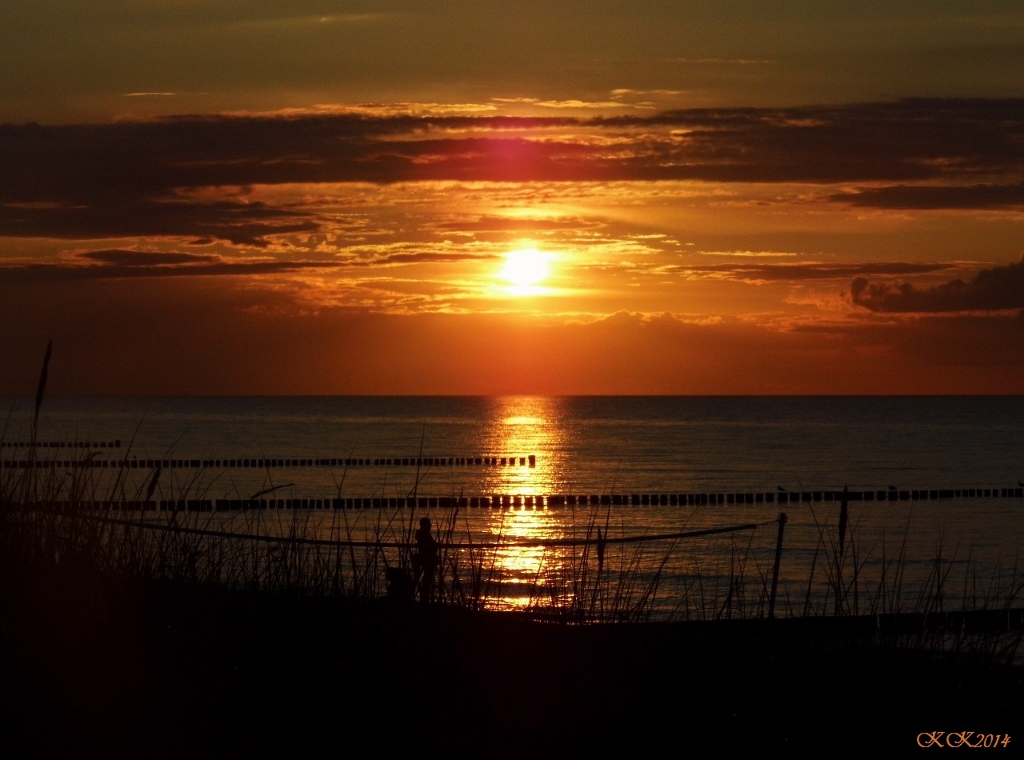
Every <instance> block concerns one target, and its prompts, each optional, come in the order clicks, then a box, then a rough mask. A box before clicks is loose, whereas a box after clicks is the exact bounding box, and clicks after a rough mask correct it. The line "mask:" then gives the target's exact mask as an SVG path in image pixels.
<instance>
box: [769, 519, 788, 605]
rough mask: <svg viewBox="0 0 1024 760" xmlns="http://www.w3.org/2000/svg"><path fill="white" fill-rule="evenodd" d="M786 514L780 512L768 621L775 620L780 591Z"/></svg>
mask: <svg viewBox="0 0 1024 760" xmlns="http://www.w3.org/2000/svg"><path fill="white" fill-rule="evenodd" d="M787 519H788V518H787V517H786V513H785V512H779V536H778V538H777V539H776V540H775V566H774V567H773V568H772V593H771V596H769V597H768V619H769V620H774V619H775V594H776V592H777V591H778V590H779V565H781V564H782V534H783V533H784V532H785V530H786V520H787Z"/></svg>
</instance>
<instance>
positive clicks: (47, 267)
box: [0, 249, 350, 283]
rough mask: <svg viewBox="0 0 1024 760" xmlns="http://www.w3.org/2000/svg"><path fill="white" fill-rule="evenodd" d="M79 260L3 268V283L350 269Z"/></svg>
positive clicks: (109, 257)
mask: <svg viewBox="0 0 1024 760" xmlns="http://www.w3.org/2000/svg"><path fill="white" fill-rule="evenodd" d="M76 259H78V261H80V262H83V263H77V262H69V263H61V264H28V265H15V266H0V282H11V283H16V282H61V281H76V280H79V281H80V280H110V279H125V278H140V277H145V278H152V277H190V276H191V277H213V276H223V275H233V276H239V275H265V274H284V273H289V272H300V271H303V270H310V269H338V268H341V267H345V266H350V262H340V261H281V260H275V261H244V260H243V261H232V260H230V259H225V258H222V257H220V256H215V255H210V254H193V253H178V252H167V253H164V252H159V251H132V250H123V249H111V250H104V251H88V252H84V253H81V254H79V255H78V256H76Z"/></svg>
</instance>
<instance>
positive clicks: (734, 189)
mask: <svg viewBox="0 0 1024 760" xmlns="http://www.w3.org/2000/svg"><path fill="white" fill-rule="evenodd" d="M86 5H87V7H85V6H86ZM850 5H851V4H832V3H826V2H819V1H817V0H816V1H815V2H801V1H798V0H791V1H790V2H781V1H779V2H775V1H773V0H759V1H758V2H754V1H753V0H750V1H748V2H722V3H716V4H713V7H712V8H706V7H704V8H700V9H697V8H694V7H690V6H689V5H686V4H682V3H678V2H667V1H666V2H655V1H649V2H641V3H637V2H623V1H621V0H592V2H588V3H574V2H565V3H557V4H553V3H540V2H522V3H516V4H515V6H514V8H513V7H511V6H509V4H507V3H497V2H479V1H478V2H451V3H443V4H440V3H428V2H413V1H412V0H394V1H383V2H344V1H342V0H299V1H297V2H293V3H288V4H281V3H276V2H275V3H271V2H269V1H266V2H265V1H263V0H244V1H243V0H221V2H216V3H215V2H205V1H200V2H194V1H190V2H185V0H161V2H154V3H146V4H144V6H142V7H137V6H140V4H138V3H130V2H127V1H126V0H97V1H96V2H91V3H89V4H82V3H75V2H70V1H69V0H34V1H33V2H26V1H24V0H11V2H7V3H5V4H4V5H3V6H2V7H0V28H3V29H5V45H4V47H3V48H2V49H0V71H3V72H5V74H4V76H3V77H2V78H0V122H2V124H0V166H2V167H3V171H2V172H0V313H2V316H3V322H4V329H3V330H2V331H0V356H2V357H3V359H4V361H3V363H2V365H0V394H7V395H27V394H31V393H33V392H34V390H35V380H36V376H37V373H38V368H39V365H40V362H41V359H42V355H43V352H44V350H45V346H46V341H47V340H49V339H52V340H53V342H54V356H53V361H52V364H51V371H50V390H51V392H54V393H58V394H141V395H148V394H236V393H237V394H250V393H252V394H309V393H313V394H363V393H368V394H377V393H394V394H518V393H523V394H609V393H621V394H644V393H676V394H702V393H751V394H757V393H783V394H786V393H836V394H843V393H1022V392H1024V316H1022V314H1024V258H1022V256H1024V10H1022V9H1021V8H1020V6H1019V3H1018V2H1001V1H1000V2H995V1H989V2H986V1H981V2H960V1H959V0H936V1H935V2H932V3H928V4H923V3H916V2H887V3H874V2H865V3H858V4H856V5H855V7H849V6H850ZM7 40H9V41H12V42H11V44H7Z"/></svg>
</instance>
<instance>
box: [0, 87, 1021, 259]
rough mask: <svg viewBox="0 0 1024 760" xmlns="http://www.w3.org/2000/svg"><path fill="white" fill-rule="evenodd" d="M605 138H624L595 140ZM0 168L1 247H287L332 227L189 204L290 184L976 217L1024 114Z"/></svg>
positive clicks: (239, 146) (267, 139) (53, 161)
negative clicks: (788, 192) (667, 197)
mask: <svg viewBox="0 0 1024 760" xmlns="http://www.w3.org/2000/svg"><path fill="white" fill-rule="evenodd" d="M595 133H597V134H598V135H603V134H606V135H609V136H614V137H616V141H615V142H614V143H613V144H608V143H606V142H605V141H602V140H600V139H598V140H593V139H592V137H593V135H594V134H595ZM532 138H537V139H532ZM540 138H543V139H540ZM0 166H3V167H4V168H3V172H2V173H0V235H13V236H38V235H49V236H56V237H71V238H73V237H88V236H93V237H99V236H118V235H180V236H190V237H195V238H200V239H208V238H217V239H223V240H229V241H232V242H236V243H243V244H248V245H259V244H262V243H264V242H265V240H266V238H267V237H268V236H270V235H273V234H275V233H285V232H301V231H312V230H316V229H318V228H319V226H320V222H319V220H318V219H317V218H316V217H315V216H312V215H310V214H307V213H305V212H302V211H301V210H296V209H289V208H283V207H282V208H273V207H269V206H266V205H262V204H259V203H244V202H240V201H238V200H235V199H227V200H222V201H216V200H213V201H211V200H210V199H209V196H204V199H203V200H188V199H187V197H186V196H185V195H184V194H183V192H182V191H183V190H187V189H190V188H218V187H239V186H246V185H254V184H279V183H318V182H357V181H358V182H374V183H388V182H398V181H416V180H465V181H478V180H492V181H524V182H526V181H569V180H575V181H584V180H593V181H614V180H684V179H693V180H708V181H724V182H730V181H741V182H789V181H794V182H795V181H799V182H816V183H832V182H889V183H899V186H897V187H889V188H869V189H864V190H861V191H859V192H857V193H852V194H844V195H841V196H839V197H838V199H839V200H843V201H847V202H852V203H861V204H865V205H869V204H883V205H884V204H886V203H890V204H894V205H899V204H901V203H902V204H909V205H912V206H914V207H928V208H932V207H971V208H976V207H982V206H985V207H988V206H1005V205H1007V204H1008V203H1013V204H1015V203H1018V202H1019V200H1020V195H1021V186H1022V182H1021V176H1022V175H1024V99H1018V100H969V99H952V100H904V101H898V102H895V103H868V104H861V105H853V106H834V107H814V108H787V109H757V108H734V109H691V110H685V111H673V112H669V113H664V114H660V115H656V116H650V117H620V118H593V119H583V118H531V117H523V118H516V117H480V116H477V117H472V116H410V115H402V116H380V117H369V116H355V115H350V114H344V115H339V114H318V115H277V116H275V115H269V116H244V117H243V116H181V117H175V118H165V119H159V120H152V121H122V122H115V123H110V124H84V125H83V124H77V125H55V126H40V125H36V124H29V125H22V126H14V125H2V126H0ZM1000 178H1002V179H1000ZM911 181H913V182H930V183H932V185H934V187H932V188H931V189H928V188H925V187H911V186H907V185H906V183H907V182H911ZM980 182H981V183H985V184H979V183H980ZM940 185H941V186H940ZM492 223H493V220H486V219H481V220H480V221H479V224H481V225H482V226H483V227H485V228H486V227H488V226H489V225H491V224H492ZM533 224H534V225H536V223H533ZM532 228H533V229H537V227H536V226H533V227H532ZM506 229H508V227H507V226H506Z"/></svg>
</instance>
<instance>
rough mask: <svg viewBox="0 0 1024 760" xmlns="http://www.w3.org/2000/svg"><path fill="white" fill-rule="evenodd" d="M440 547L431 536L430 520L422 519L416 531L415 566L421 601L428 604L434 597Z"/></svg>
mask: <svg viewBox="0 0 1024 760" xmlns="http://www.w3.org/2000/svg"><path fill="white" fill-rule="evenodd" d="M437 563H438V547H437V541H436V540H435V539H434V537H433V536H432V535H431V534H430V518H429V517H422V518H420V527H419V530H417V531H416V557H415V558H414V565H415V567H416V573H417V576H418V577H419V582H420V601H422V602H423V603H425V604H426V603H428V602H430V601H432V600H433V596H434V579H435V578H436V577H437Z"/></svg>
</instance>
